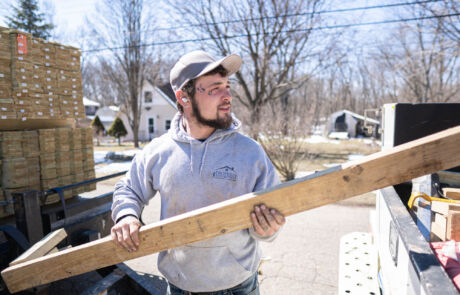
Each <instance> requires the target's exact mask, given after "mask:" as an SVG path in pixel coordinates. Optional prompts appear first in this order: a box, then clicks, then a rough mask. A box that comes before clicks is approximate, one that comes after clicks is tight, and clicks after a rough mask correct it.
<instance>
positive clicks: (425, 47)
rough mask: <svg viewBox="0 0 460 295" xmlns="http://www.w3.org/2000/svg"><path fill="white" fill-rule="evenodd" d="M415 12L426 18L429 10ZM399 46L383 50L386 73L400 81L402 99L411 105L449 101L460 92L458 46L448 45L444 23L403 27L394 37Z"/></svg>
mask: <svg viewBox="0 0 460 295" xmlns="http://www.w3.org/2000/svg"><path fill="white" fill-rule="evenodd" d="M414 13H416V14H417V16H418V17H423V16H424V15H425V13H426V11H423V10H417V11H415V12H414ZM392 41H394V43H395V44H396V46H391V45H388V44H384V45H382V46H381V48H380V53H381V58H382V60H383V61H384V62H385V64H386V70H388V71H390V72H392V73H393V74H394V75H396V76H397V77H398V78H399V79H400V83H399V87H398V88H399V97H404V98H407V99H408V100H409V101H411V102H418V103H426V102H448V101H451V100H452V99H453V98H455V97H457V96H458V93H459V90H460V81H459V75H458V74H459V63H458V46H454V47H452V46H451V45H450V44H449V42H446V41H447V40H446V37H445V34H444V32H443V31H442V30H441V23H440V22H438V25H437V26H436V27H430V26H429V23H428V20H423V19H422V20H419V21H417V22H416V23H415V24H414V25H410V24H404V25H400V26H399V29H398V31H397V32H396V33H395V34H394V36H393V40H392Z"/></svg>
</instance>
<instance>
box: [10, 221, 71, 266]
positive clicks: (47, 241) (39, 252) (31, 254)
mask: <svg viewBox="0 0 460 295" xmlns="http://www.w3.org/2000/svg"><path fill="white" fill-rule="evenodd" d="M66 237H67V233H66V231H65V229H63V228H60V229H58V230H55V231H53V232H50V233H49V234H47V235H46V236H45V237H43V239H41V240H40V241H38V242H37V243H35V244H34V245H33V246H32V247H30V248H29V249H27V251H26V252H24V253H22V254H21V256H19V257H18V258H16V259H15V260H13V261H12V262H11V263H10V266H11V265H16V264H19V263H22V262H24V261H28V260H32V259H35V258H38V257H42V256H43V255H46V254H48V253H49V252H50V251H52V250H53V248H54V247H56V245H57V244H59V243H60V242H61V241H62V240H64V239H65V238H66Z"/></svg>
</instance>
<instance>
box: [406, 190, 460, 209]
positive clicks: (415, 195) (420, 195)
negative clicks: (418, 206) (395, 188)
mask: <svg viewBox="0 0 460 295" xmlns="http://www.w3.org/2000/svg"><path fill="white" fill-rule="evenodd" d="M417 198H422V199H425V200H427V201H428V202H430V203H431V202H433V201H439V202H445V203H453V204H459V203H460V202H459V201H456V200H448V199H441V198H435V197H430V196H429V195H427V194H425V193H418V192H415V193H412V195H411V196H410V198H409V201H408V202H407V205H408V206H409V209H412V206H414V202H415V200H416V199H417Z"/></svg>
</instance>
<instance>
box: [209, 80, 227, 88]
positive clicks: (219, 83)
mask: <svg viewBox="0 0 460 295" xmlns="http://www.w3.org/2000/svg"><path fill="white" fill-rule="evenodd" d="M222 84H225V83H224V82H221V81H219V82H214V83H212V84H210V85H208V86H207V87H206V88H209V87H212V86H217V85H222ZM226 84H229V85H230V82H227V83H226Z"/></svg>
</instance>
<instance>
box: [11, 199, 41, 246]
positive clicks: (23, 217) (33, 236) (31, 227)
mask: <svg viewBox="0 0 460 295" xmlns="http://www.w3.org/2000/svg"><path fill="white" fill-rule="evenodd" d="M12 195H13V198H14V200H15V201H14V211H15V213H14V214H15V218H16V226H17V228H18V229H19V230H20V231H21V232H22V233H23V234H24V235H25V236H26V237H27V239H28V240H29V242H30V244H34V243H36V242H38V241H40V239H41V238H42V237H43V225H42V220H41V212H40V196H39V194H38V191H26V192H14V193H12Z"/></svg>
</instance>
